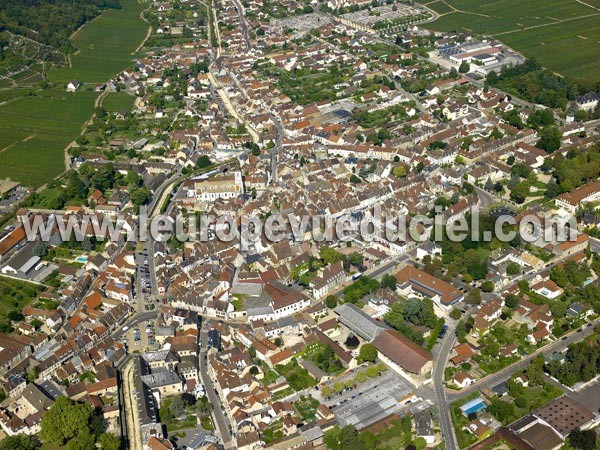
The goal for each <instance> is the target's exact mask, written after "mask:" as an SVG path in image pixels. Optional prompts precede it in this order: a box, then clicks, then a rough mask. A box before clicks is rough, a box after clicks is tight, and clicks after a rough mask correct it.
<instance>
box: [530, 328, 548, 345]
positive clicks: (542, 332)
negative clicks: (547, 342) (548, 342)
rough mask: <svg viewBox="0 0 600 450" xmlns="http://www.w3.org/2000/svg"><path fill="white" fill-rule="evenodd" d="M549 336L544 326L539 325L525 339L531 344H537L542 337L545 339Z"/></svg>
mask: <svg viewBox="0 0 600 450" xmlns="http://www.w3.org/2000/svg"><path fill="white" fill-rule="evenodd" d="M548 336H550V332H549V331H548V329H547V328H546V327H540V328H538V329H537V330H535V331H534V332H533V333H531V334H528V335H527V341H529V343H531V344H532V345H537V344H538V343H540V342H542V341H543V340H544V339H547V338H548Z"/></svg>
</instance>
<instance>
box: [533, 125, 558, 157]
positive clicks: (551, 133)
mask: <svg viewBox="0 0 600 450" xmlns="http://www.w3.org/2000/svg"><path fill="white" fill-rule="evenodd" d="M561 138H562V131H560V129H559V128H558V127H555V126H549V127H546V128H544V129H543V130H542V133H541V137H540V140H539V141H538V142H537V144H536V146H537V147H539V148H541V149H544V150H546V151H547V152H548V153H552V152H554V151H556V150H558V149H559V148H560V139H561Z"/></svg>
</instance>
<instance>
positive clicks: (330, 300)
mask: <svg viewBox="0 0 600 450" xmlns="http://www.w3.org/2000/svg"><path fill="white" fill-rule="evenodd" d="M337 303H338V299H337V297H336V296H335V295H328V296H327V297H326V298H325V304H326V305H327V307H328V308H329V309H333V308H335V307H336V306H337Z"/></svg>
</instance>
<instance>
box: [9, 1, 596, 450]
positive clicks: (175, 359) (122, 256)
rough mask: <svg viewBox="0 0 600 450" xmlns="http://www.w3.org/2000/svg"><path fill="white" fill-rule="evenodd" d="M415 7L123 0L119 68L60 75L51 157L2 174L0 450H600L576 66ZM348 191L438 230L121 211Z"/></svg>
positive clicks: (197, 208) (337, 206)
mask: <svg viewBox="0 0 600 450" xmlns="http://www.w3.org/2000/svg"><path fill="white" fill-rule="evenodd" d="M432 3H446V2H442V1H438V2H432ZM146 8H147V9H146ZM596 9H597V8H596ZM103 14H104V13H103ZM439 16H440V14H439V11H436V10H435V9H432V8H430V7H428V6H427V4H421V3H416V2H412V1H399V0H387V1H385V2H381V3H380V2H379V1H378V0H373V1H367V0H329V1H326V2H317V1H316V0H315V1H312V2H305V1H301V0H268V1H267V0H262V1H261V0H205V1H204V0H203V1H201V0H172V1H170V0H166V1H159V2H150V3H145V5H144V11H143V13H142V14H141V15H140V16H139V17H141V18H143V19H144V21H145V22H146V26H148V27H149V30H148V34H147V36H146V38H145V41H144V42H143V45H142V44H140V47H139V49H138V50H136V53H135V59H134V60H133V61H131V62H130V64H129V65H128V66H127V68H125V69H124V70H121V71H120V72H119V73H118V74H116V75H114V76H112V77H111V78H110V79H107V80H106V81H104V82H100V83H90V82H89V81H87V80H86V79H85V77H84V76H83V75H82V79H78V78H73V79H71V80H70V81H68V82H66V83H64V84H63V85H61V86H60V89H61V95H69V96H77V95H83V94H87V93H89V94H92V93H95V94H94V95H95V96H96V98H97V99H100V100H97V101H96V105H95V108H94V112H93V115H92V118H91V119H90V120H89V121H88V122H86V123H85V124H84V127H83V129H82V130H81V134H80V135H79V137H77V139H76V140H74V141H73V142H72V143H71V144H69V146H68V147H67V150H66V154H65V156H66V163H67V164H68V167H67V168H66V170H64V172H63V173H62V174H61V175H60V176H58V177H56V178H54V179H52V180H50V181H48V182H47V183H44V185H43V186H37V185H34V184H29V183H27V182H26V181H17V179H18V177H16V178H17V179H12V178H9V177H6V179H0V218H1V221H0V224H1V229H0V296H1V302H0V387H1V390H0V400H1V403H0V427H1V430H0V431H1V432H0V439H2V440H0V449H16V450H19V449H38V448H40V449H42V450H54V449H68V450H74V449H82V450H93V449H107V450H112V449H114V450H117V449H130V450H168V449H183V450H199V449H207V450H209V449H210V450H216V449H239V450H253V449H263V448H264V449H274V450H280V449H281V450H283V449H302V450H309V449H323V450H324V449H332V450H341V449H344V450H346V449H348V450H349V449H357V450H370V449H411V450H413V449H415V450H423V449H446V450H458V449H467V448H468V449H476V450H480V449H481V450H484V449H492V448H493V449H506V450H508V449H517V450H555V449H564V450H576V449H581V450H594V449H598V448H600V436H599V434H600V384H599V383H600V212H599V210H598V207H599V206H600V137H599V136H600V105H599V98H598V93H597V90H598V89H597V88H598V87H600V83H599V84H598V85H597V86H596V85H593V84H592V83H588V84H587V85H585V83H579V84H577V83H575V82H572V81H570V79H566V78H563V77H561V76H559V75H557V74H555V73H554V72H553V71H551V70H548V69H546V68H545V67H543V66H542V65H541V64H540V63H539V62H538V61H537V60H536V59H535V58H530V57H526V56H524V55H523V54H522V53H521V52H519V51H517V50H515V49H513V48H512V47H510V46H508V45H507V44H505V43H503V42H502V39H500V36H499V38H498V39H496V38H493V37H490V36H486V35H483V34H480V33H476V32H471V33H470V32H464V31H456V32H452V31H435V30H433V29H430V28H429V24H430V23H432V22H434V21H435V20H436V19H438V18H439ZM100 18H101V17H100ZM96 20H99V19H96ZM96 20H95V21H96ZM95 21H92V22H90V24H93V23H94V22H95ZM85 26H88V25H85ZM84 29H85V27H84ZM132 54H133V53H132ZM73 58H76V54H74V56H73ZM78 132H79V131H78ZM25 139H27V138H25ZM0 145H2V146H3V144H0ZM7 148H8V147H7ZM3 152H4V150H3V149H2V150H0V163H2V157H3ZM375 209H376V210H377V211H378V212H379V214H381V217H383V218H384V219H386V218H392V217H398V216H404V217H409V218H415V217H426V218H431V219H433V217H439V218H441V219H442V220H443V221H444V226H443V227H442V228H443V229H442V230H441V232H440V234H441V236H442V237H441V238H436V236H438V234H436V233H438V232H439V231H440V230H438V229H436V226H437V225H436V224H435V223H433V222H430V223H426V222H423V223H419V224H418V226H416V227H415V228H416V230H411V231H417V232H418V234H419V236H421V239H411V238H405V239H391V238H389V236H388V234H387V233H380V234H377V235H375V237H374V238H373V239H365V238H364V237H361V236H352V237H351V238H349V239H339V240H338V239H333V240H323V239H319V238H318V236H317V235H318V234H319V233H318V232H319V231H320V230H319V229H306V228H305V229H304V230H301V232H300V233H296V232H295V231H294V232H292V231H291V229H290V228H286V229H285V230H284V231H283V235H282V239H278V240H276V241H274V240H270V239H268V238H266V237H265V236H264V235H261V236H259V237H258V238H256V239H253V240H251V241H247V242H242V238H236V239H232V240H223V239H219V238H218V237H217V232H220V231H223V230H222V229H220V228H219V225H218V224H215V223H211V224H210V226H209V228H208V232H207V236H205V237H206V238H205V239H195V240H180V239H177V238H176V237H175V236H168V237H166V238H165V236H164V235H162V236H157V235H153V236H149V238H148V239H131V238H130V235H132V234H135V233H139V232H140V231H141V228H142V227H143V226H144V225H143V223H142V221H141V220H140V218H141V217H142V215H145V216H146V217H147V218H149V219H152V218H157V217H162V218H163V219H165V220H166V221H167V222H168V221H169V220H172V222H175V221H177V220H178V217H182V216H185V217H187V218H188V219H187V220H188V222H186V223H185V224H184V227H186V228H187V227H189V226H190V224H189V220H191V219H190V218H200V217H207V216H213V217H226V218H229V219H230V220H231V221H232V222H231V223H233V224H234V227H237V226H238V225H240V224H242V223H243V222H244V220H245V217H248V216H253V217H257V218H259V219H260V220H262V221H268V219H269V218H270V217H272V216H275V215H284V216H286V217H288V216H290V215H291V216H295V217H317V216H319V217H327V218H331V219H333V220H335V219H340V218H342V217H345V218H346V219H347V221H348V222H349V223H350V225H351V226H354V227H358V224H359V222H360V221H361V220H362V219H363V218H365V217H366V216H369V217H370V216H371V214H373V212H374V210H375ZM89 215H94V216H95V217H96V218H99V219H102V220H106V221H108V223H109V224H110V225H111V226H112V227H113V228H114V229H115V230H116V231H115V232H114V233H111V236H110V238H108V237H106V236H102V235H101V234H100V233H99V232H98V228H97V227H96V226H92V224H90V223H86V226H85V227H84V228H83V231H82V233H83V235H82V236H81V237H82V239H76V238H75V237H73V238H71V239H67V240H65V239H63V238H62V236H61V229H62V228H63V224H64V223H67V222H68V221H70V220H72V219H76V220H79V219H81V220H83V218H84V217H87V216H89ZM507 216H508V217H510V218H511V219H512V221H513V222H512V223H513V225H511V226H510V227H509V228H511V229H512V230H519V231H522V233H519V234H517V235H516V236H515V237H514V238H512V239H510V240H502V239H499V238H498V237H497V236H493V237H491V238H485V236H488V237H490V236H492V234H491V232H492V231H493V230H494V221H495V220H496V219H497V218H499V217H507ZM532 218H533V219H535V220H537V221H538V223H540V224H541V228H540V229H537V231H536V230H532V229H530V228H528V227H530V224H531V220H532ZM38 219H42V220H45V221H51V220H53V221H54V222H48V223H52V224H53V226H51V227H49V228H48V230H47V233H46V239H42V238H41V235H40V236H37V238H33V239H32V238H31V236H30V229H31V228H32V226H33V224H35V223H36V222H37V220H38ZM384 219H381V220H380V221H379V222H377V223H376V226H378V227H379V228H380V229H384V231H390V230H386V227H388V228H389V227H390V225H388V224H387V221H385V220H384ZM461 220H463V221H465V223H467V230H466V231H468V232H469V233H470V237H468V238H466V239H463V240H462V241H455V240H451V239H450V238H449V237H448V236H449V234H450V232H451V231H454V229H453V224H454V223H456V222H458V221H461ZM549 220H553V222H552V221H551V222H550V224H548V223H549ZM557 221H558V222H561V221H562V222H566V221H570V222H569V223H570V224H571V226H570V227H569V228H568V230H567V231H568V233H566V232H565V229H562V230H560V229H557V228H556V222H557ZM59 225H60V226H59ZM565 233H566V234H568V235H569V236H568V237H567V236H566V235H565ZM482 236H484V238H481V237H482Z"/></svg>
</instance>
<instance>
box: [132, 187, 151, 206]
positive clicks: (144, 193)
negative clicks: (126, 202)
mask: <svg viewBox="0 0 600 450" xmlns="http://www.w3.org/2000/svg"><path fill="white" fill-rule="evenodd" d="M150 198H152V195H151V194H150V191H149V190H148V189H147V188H145V187H141V188H137V189H135V190H134V191H133V192H131V203H133V204H134V205H135V206H141V205H145V204H146V203H148V202H149V201H150Z"/></svg>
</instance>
